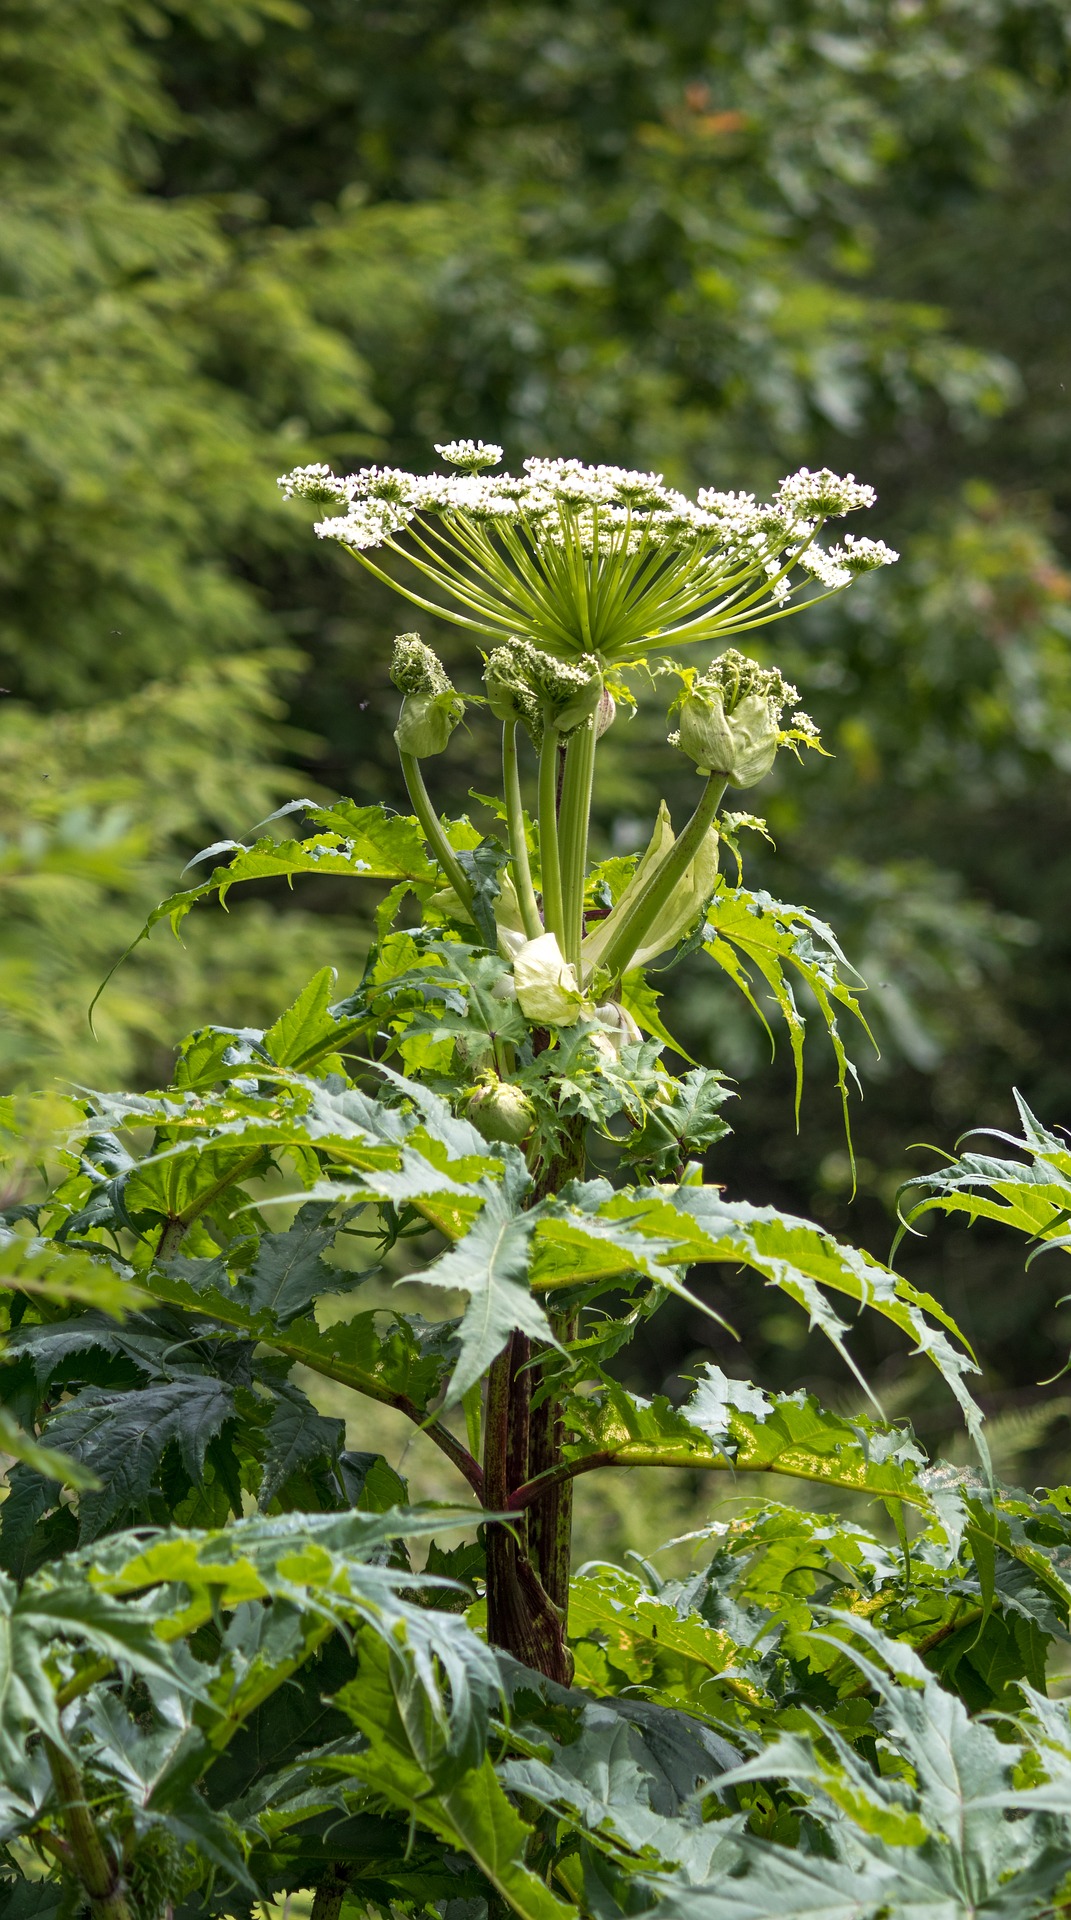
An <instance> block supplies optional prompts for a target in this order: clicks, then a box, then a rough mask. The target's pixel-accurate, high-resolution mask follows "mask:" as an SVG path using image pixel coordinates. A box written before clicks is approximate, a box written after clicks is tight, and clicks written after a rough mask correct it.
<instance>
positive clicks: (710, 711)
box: [670, 647, 799, 787]
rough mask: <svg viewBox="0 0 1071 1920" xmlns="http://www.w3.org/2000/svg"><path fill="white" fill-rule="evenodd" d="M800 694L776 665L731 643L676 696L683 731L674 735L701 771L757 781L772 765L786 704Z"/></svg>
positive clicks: (742, 782) (744, 782) (748, 783)
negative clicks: (766, 663)
mask: <svg viewBox="0 0 1071 1920" xmlns="http://www.w3.org/2000/svg"><path fill="white" fill-rule="evenodd" d="M798 699H799V694H798V693H797V691H796V689H795V687H792V686H789V684H788V682H787V681H786V680H783V679H782V677H781V675H780V674H779V673H778V671H777V669H776V667H763V666H760V665H759V662H758V661H757V660H750V659H749V658H748V657H747V655H746V654H743V653H738V652H737V650H736V648H735V647H730V648H729V649H728V651H727V652H726V653H723V654H722V655H721V656H720V658H719V659H717V660H715V661H714V662H713V664H712V665H711V666H710V667H708V669H707V671H706V673H705V674H702V675H701V676H700V677H698V678H696V679H692V680H691V684H690V685H689V686H688V687H687V689H686V691H685V692H684V693H682V694H681V696H680V698H679V699H678V700H677V701H675V702H674V705H673V707H672V708H671V709H670V711H671V713H673V712H677V713H679V714H680V731H679V733H677V734H676V735H673V736H671V739H672V742H673V744H674V745H675V746H679V747H680V749H681V752H682V753H686V754H687V755H688V757H689V759H691V760H694V761H695V764H696V767H697V768H698V770H699V772H700V773H704V774H711V773H718V774H721V775H722V776H723V777H724V778H725V779H726V780H727V781H728V782H729V784H730V785H731V786H734V787H753V786H754V785H755V784H756V782H757V781H759V780H761V779H763V777H764V776H765V775H766V774H768V773H769V771H770V768H771V767H772V766H773V763H774V759H775V756H776V754H777V749H778V746H779V745H780V739H781V734H780V720H781V712H782V709H783V708H784V707H786V706H788V705H789V704H790V703H791V702H793V701H795V700H798Z"/></svg>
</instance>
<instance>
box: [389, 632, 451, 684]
mask: <svg viewBox="0 0 1071 1920" xmlns="http://www.w3.org/2000/svg"><path fill="white" fill-rule="evenodd" d="M390 677H391V679H392V680H393V682H394V684H395V686H396V687H397V689H398V691H399V693H452V692H453V687H452V686H451V684H450V676H449V674H448V673H447V671H446V668H445V667H444V666H443V663H442V661H441V660H440V659H439V656H438V654H437V653H433V651H432V649H431V648H430V647H426V646H425V645H424V642H423V640H422V639H421V638H420V635H419V633H400V634H399V635H398V636H397V638H396V640H395V642H394V652H393V654H392V656H391V663H390Z"/></svg>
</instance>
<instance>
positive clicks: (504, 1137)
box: [465, 1073, 536, 1147]
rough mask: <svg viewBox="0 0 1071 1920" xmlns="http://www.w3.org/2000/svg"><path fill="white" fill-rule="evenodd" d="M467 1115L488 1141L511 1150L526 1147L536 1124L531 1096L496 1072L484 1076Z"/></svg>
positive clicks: (470, 1101)
mask: <svg viewBox="0 0 1071 1920" xmlns="http://www.w3.org/2000/svg"><path fill="white" fill-rule="evenodd" d="M465 1114H466V1117H467V1118H468V1119H469V1120H471V1121H472V1124H473V1126H474V1127H475V1128H476V1131H477V1133H482V1134H483V1137H484V1139H485V1140H491V1141H495V1142H502V1143H503V1144H505V1145H506V1146H510V1147H520V1146H523V1145H524V1142H525V1141H526V1140H527V1138H528V1135H529V1134H530V1133H531V1131H532V1128H533V1127H534V1126H535V1122H536V1110H535V1107H534V1106H533V1105H532V1102H531V1101H530V1100H529V1098H528V1095H527V1094H526V1093H522V1091H521V1089H520V1087H513V1086H510V1084H509V1082H508V1081H507V1080H500V1079H499V1078H498V1076H497V1074H493V1073H487V1074H484V1075H483V1077H482V1079H481V1083H480V1085H479V1086H478V1087H477V1088H476V1091H475V1093H474V1094H473V1095H472V1098H471V1099H470V1100H469V1102H468V1104H467V1106H466V1108H465Z"/></svg>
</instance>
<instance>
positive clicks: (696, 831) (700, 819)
mask: <svg viewBox="0 0 1071 1920" xmlns="http://www.w3.org/2000/svg"><path fill="white" fill-rule="evenodd" d="M727 785H728V782H727V780H726V778H725V775H724V774H722V773H712V774H711V775H710V776H709V778H708V780H707V784H706V786H705V787H704V789H703V793H702V797H701V799H700V802H699V805H698V806H697V807H696V810H695V812H694V813H693V815H692V817H691V819H690V820H689V822H688V825H687V826H686V827H685V829H684V832H683V833H682V834H681V836H680V839H679V840H678V841H677V842H676V844H675V845H674V846H673V847H672V848H671V850H670V852H669V853H668V854H667V855H666V858H665V859H664V860H663V861H662V863H661V865H660V866H658V867H656V868H655V871H654V873H653V874H652V875H651V878H650V880H649V881H648V882H647V885H646V887H645V888H644V890H643V892H642V893H641V894H640V897H639V899H638V900H636V901H634V902H633V904H632V906H631V908H630V909H629V911H628V913H627V914H626V916H625V918H624V920H622V922H621V925H620V926H619V927H618V928H617V929H616V931H615V933H614V935H613V938H612V939H611V940H609V941H608V942H607V945H606V947H605V948H604V949H603V955H602V965H603V966H604V967H608V968H609V970H610V973H611V974H612V976H613V978H614V979H615V980H617V979H619V978H620V976H621V975H622V974H623V973H627V972H628V966H629V961H630V960H631V959H632V956H633V954H635V953H638V952H639V949H640V948H641V947H642V945H643V942H644V938H645V936H646V934H648V933H649V932H650V930H651V928H652V927H653V925H654V923H655V921H656V920H657V918H658V915H659V914H660V913H661V911H662V909H663V907H664V906H665V904H666V902H667V900H668V899H669V898H670V896H671V894H672V892H673V889H674V887H676V886H677V885H678V884H679V882H680V881H681V880H682V879H683V878H684V875H685V874H686V873H687V871H688V868H689V867H690V866H691V863H692V861H693V860H694V859H695V856H696V854H697V853H698V851H699V849H700V847H701V846H702V844H703V840H704V838H705V836H706V834H707V833H708V832H709V831H710V828H711V826H712V825H713V823H714V816H715V814H716V813H717V811H718V808H719V806H720V804H721V797H722V795H723V793H724V792H725V789H726V786H727Z"/></svg>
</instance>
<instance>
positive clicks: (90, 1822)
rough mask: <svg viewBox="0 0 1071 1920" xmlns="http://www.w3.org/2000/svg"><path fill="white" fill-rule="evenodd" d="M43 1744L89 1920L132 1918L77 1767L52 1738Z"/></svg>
mask: <svg viewBox="0 0 1071 1920" xmlns="http://www.w3.org/2000/svg"><path fill="white" fill-rule="evenodd" d="M43 1744H44V1749H45V1754H46V1756H47V1759H48V1767H49V1772H50V1773H51V1775H52V1783H53V1785H54V1787H55V1789H56V1794H57V1797H58V1799H59V1804H60V1817H61V1819H62V1821H63V1827H64V1831H65V1833H66V1835H67V1844H68V1846H69V1848H70V1857H71V1864H72V1866H73V1867H74V1870H75V1872H76V1873H77V1875H78V1878H79V1880H80V1881H81V1884H82V1889H83V1892H84V1893H85V1896H86V1899H87V1900H88V1903H89V1911H90V1913H91V1914H92V1916H93V1920H133V1916H132V1911H131V1907H130V1902H129V1901H128V1899H127V1897H126V1893H125V1891H124V1888H123V1883H122V1878H121V1875H120V1872H119V1868H118V1866H117V1864H116V1863H115V1861H114V1860H113V1859H112V1858H111V1857H110V1855H109V1853H108V1851H107V1848H106V1847H105V1845H104V1841H103V1840H102V1839H101V1836H100V1834H99V1833H98V1831H97V1826H96V1822H95V1820H94V1819H93V1815H92V1812H91V1811H90V1807H89V1804H88V1802H87V1800H86V1794H85V1787H84V1786H83V1784H82V1776H81V1774H80V1773H79V1771H78V1768H77V1767H76V1765H75V1763H74V1761H73V1760H72V1759H71V1758H70V1756H69V1755H68V1754H66V1753H64V1751H63V1749H62V1748H61V1747H58V1746H56V1744H55V1742H54V1741H52V1740H49V1739H48V1738H47V1737H46V1738H45V1740H44V1743H43Z"/></svg>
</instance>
